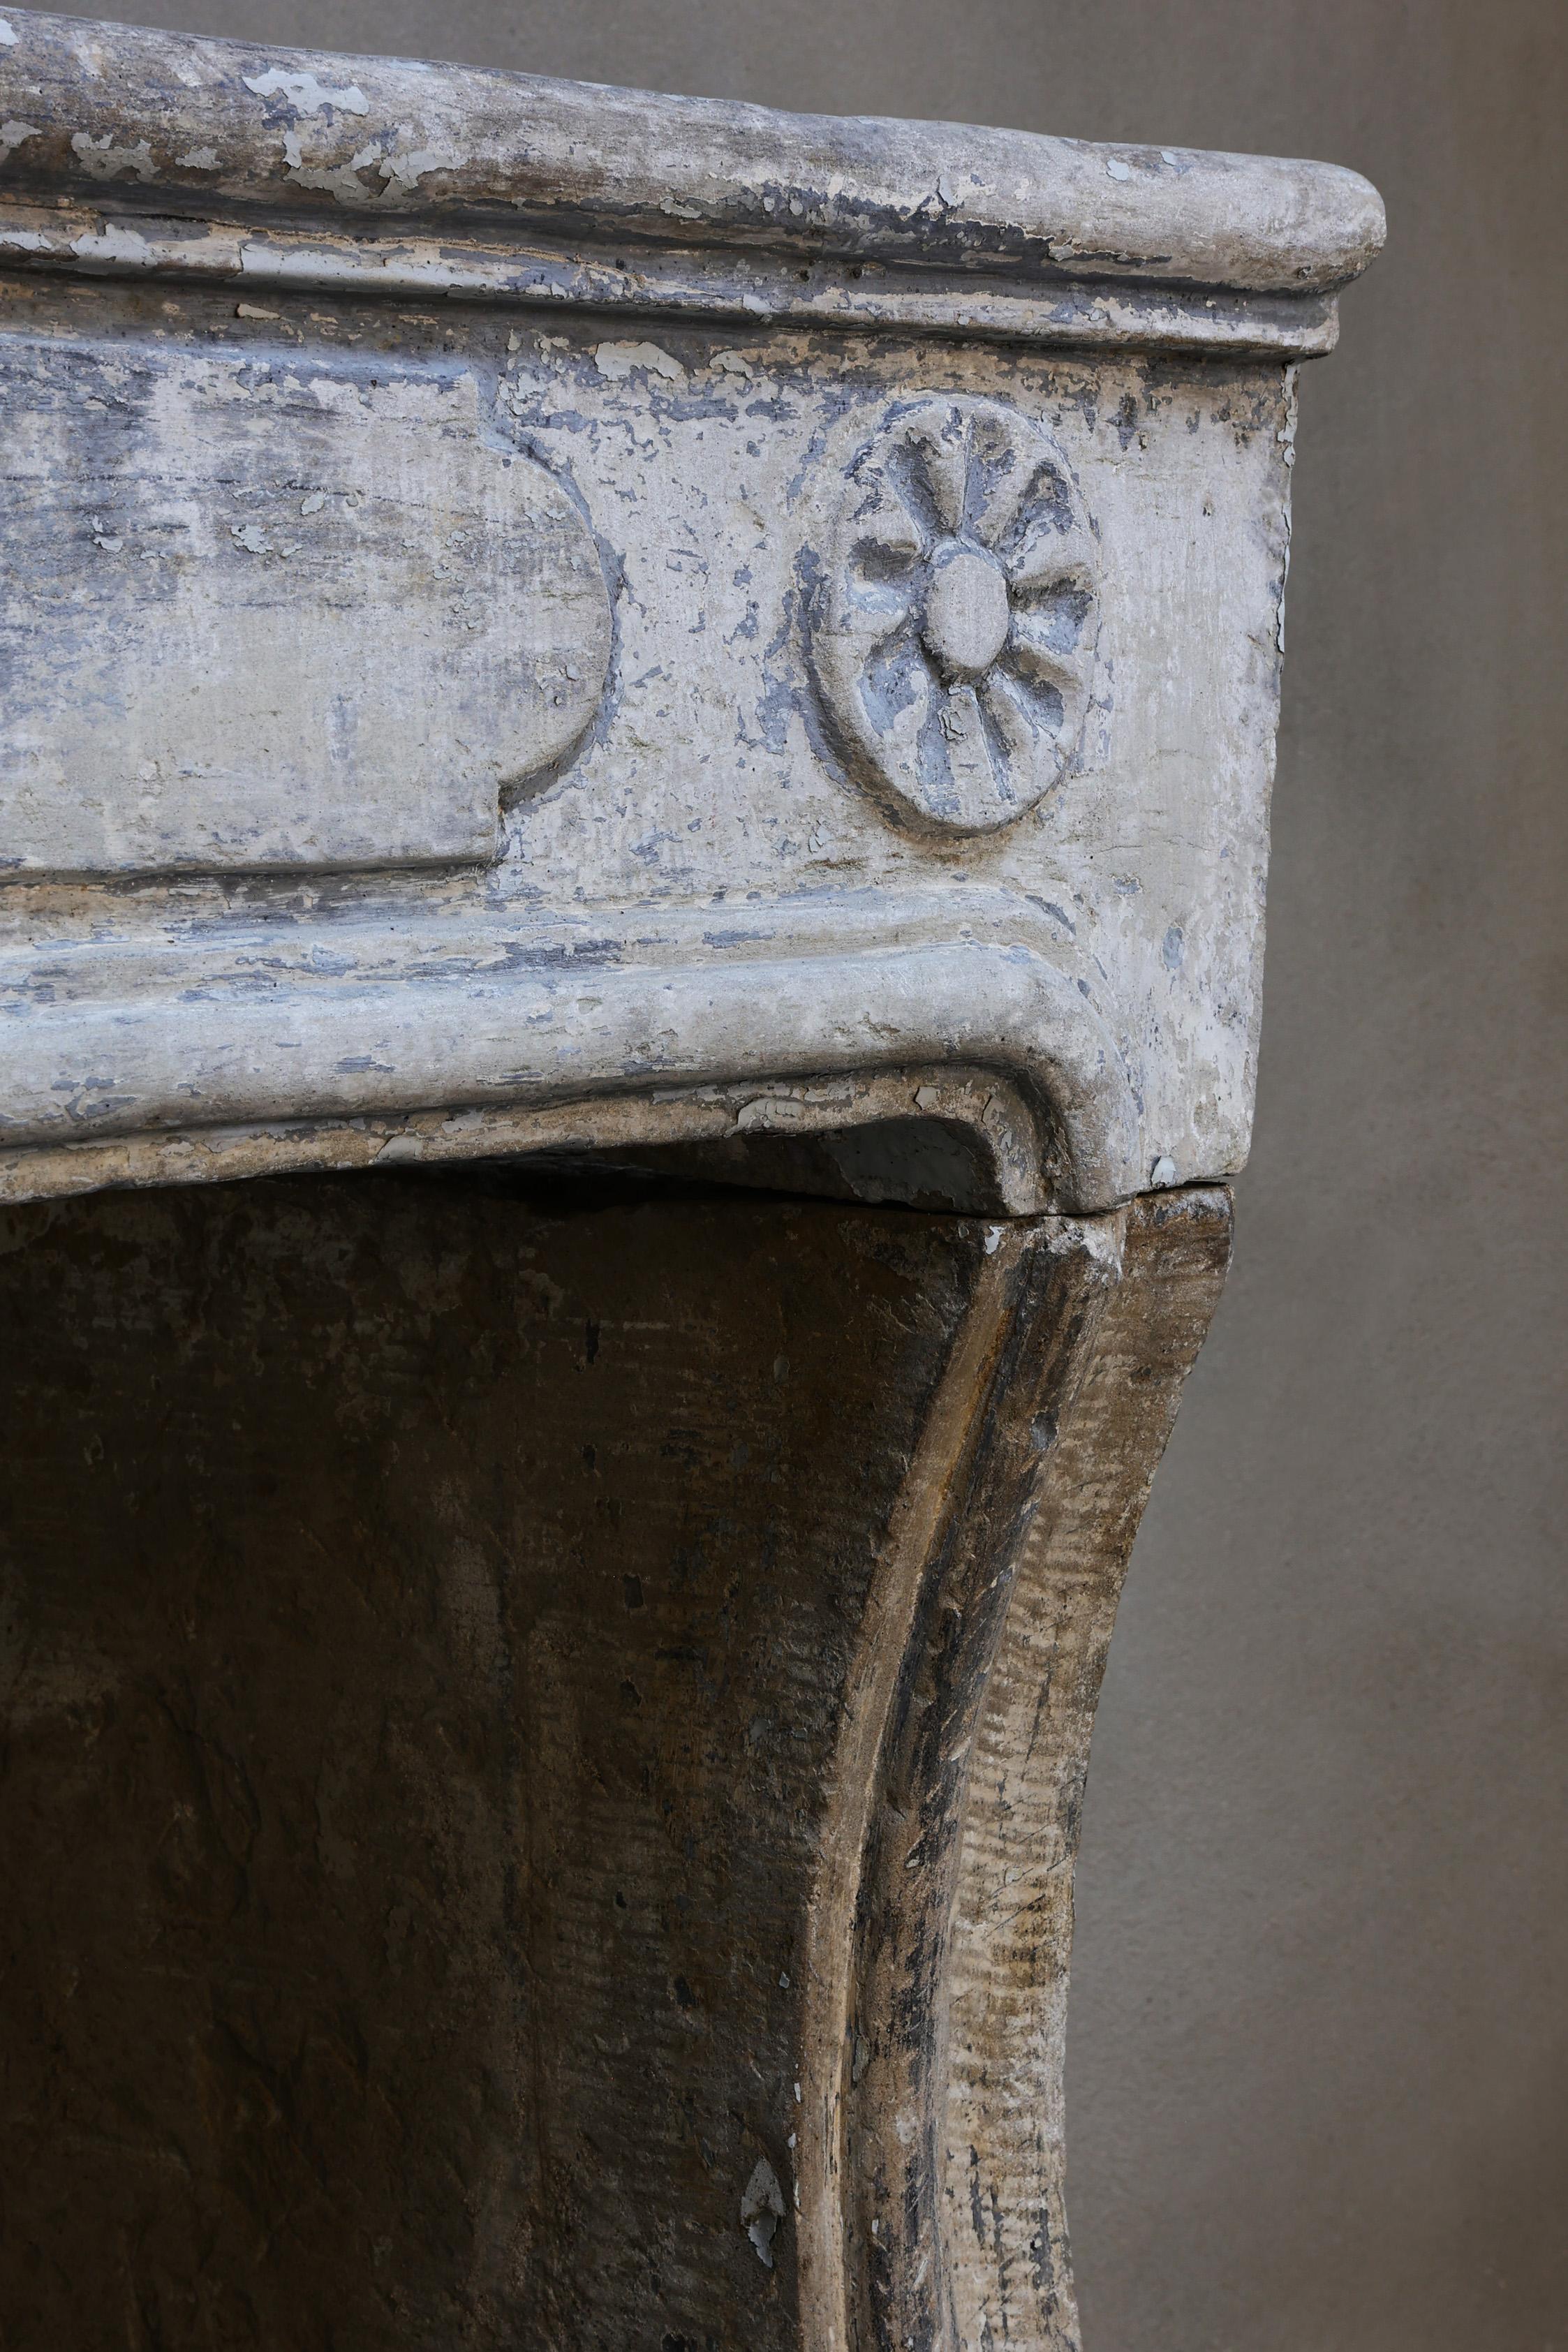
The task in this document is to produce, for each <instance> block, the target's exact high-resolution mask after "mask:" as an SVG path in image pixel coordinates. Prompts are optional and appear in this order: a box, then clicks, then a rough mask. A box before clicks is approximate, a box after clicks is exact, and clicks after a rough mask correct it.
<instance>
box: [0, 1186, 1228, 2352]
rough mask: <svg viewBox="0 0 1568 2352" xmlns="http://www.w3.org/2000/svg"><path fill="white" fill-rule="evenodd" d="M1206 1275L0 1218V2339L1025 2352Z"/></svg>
mask: <svg viewBox="0 0 1568 2352" xmlns="http://www.w3.org/2000/svg"><path fill="white" fill-rule="evenodd" d="M1229 1221H1230V1207H1229V1197H1228V1194H1227V1193H1226V1192H1224V1191H1223V1190H1220V1189H1216V1188H1210V1189H1202V1190H1199V1189H1191V1190H1185V1191H1173V1192H1166V1193H1163V1194H1160V1195H1152V1196H1142V1197H1140V1198H1137V1199H1135V1200H1134V1201H1132V1202H1131V1203H1130V1204H1129V1205H1128V1206H1126V1207H1125V1208H1123V1209H1121V1210H1118V1211H1115V1212H1112V1213H1108V1214H1106V1215H1103V1216H1097V1217H1087V1218H1070V1217H1061V1216H1033V1217H1022V1218H1013V1219H1010V1220H1003V1221H1000V1222H994V1221H990V1220H987V1219H984V1218H981V1217H972V1216H960V1215H953V1214H931V1213H921V1212H919V1211H916V1210H912V1209H909V1208H872V1207H867V1206H855V1205H847V1204H845V1203H843V1202H826V1201H820V1200H805V1199H783V1198H780V1197H776V1196H773V1197H769V1196H763V1195H760V1194H757V1195H751V1196H748V1195H746V1194H744V1193H741V1192H718V1191H712V1190H707V1191H697V1190H694V1189H692V1188H682V1187H679V1186H674V1185H668V1184H660V1183H657V1182H649V1181H647V1180H643V1179H630V1178H616V1179H603V1178H592V1179H589V1178H583V1177H578V1178H575V1179H574V1180H573V1181H570V1182H568V1183H561V1182H559V1181H556V1182H554V1183H553V1184H552V1183H551V1182H549V1181H542V1180H541V1179H540V1178H539V1177H538V1176H537V1175H536V1176H534V1177H532V1178H529V1177H526V1176H521V1175H518V1174H516V1173H513V1174H512V1175H510V1176H508V1175H504V1174H501V1173H498V1172H495V1171H458V1172H452V1173H447V1174H442V1175H435V1174H431V1173H428V1172H424V1171H400V1172H396V1173H391V1172H383V1173H381V1174H379V1175H375V1176H364V1175H340V1176H328V1177H321V1178H313V1177H312V1178H294V1179H268V1180H264V1181H258V1182H255V1183H249V1184H245V1185H239V1186H221V1185H220V1186H212V1187H208V1186H202V1187H197V1188H195V1189H192V1190H190V1191H165V1192H141V1193H130V1192H127V1193H100V1194H98V1195H96V1196H94V1197H92V1198H90V1199H88V1200H85V1201H76V1202H68V1203H67V1202H35V1203H33V1204H30V1205H27V1206H23V1207H19V1208H12V1209H9V1210H5V1211H4V1212H0V1223H3V1228H4V1233H3V1238H4V1242H5V1249H4V1253H3V1254H0V1301H3V1305H4V1311H5V1320H6V1327H7V1329H8V1331H9V1333H10V1334H11V1344H10V1346H9V1348H8V1349H7V1354H6V1371H5V1387H6V1396H5V1414H6V1419H7V1425H8V1426H9V1427H10V1429H11V1430H12V1433H13V1435H14V1438H15V1441H16V1444H15V1458H16V1475H15V1477H14V1478H13V1480H12V1482H11V1486H10V1492H9V1497H8V1501H7V1505H6V1512H5V1550H6V1554H7V1556H8V1559H9V1571H8V1573H9V1579H10V1581H11V1582H12V1585H13V1588H14V1599H13V1612H14V1615H15V1618H16V1626H17V1640H16V1643H15V1645H14V1649H13V1653H12V1655H13V1661H14V1663H13V1666H12V1670H11V1672H10V1677H9V1688H8V1695H7V1696H6V1697H5V1725H6V1738H7V1742H8V1749H9V1769H8V1777H7V1784H6V1789H7V1793H6V1801H5V1806H4V1809H3V1811H0V1869H3V1871H4V1877H5V1884H6V1885H7V1886H8V1887H9V1888H11V1889H12V1890H13V1907H12V1918H11V1927H10V1931H9V1935H8V1937H7V1942H8V1945H9V1948H10V1952H11V1971H12V1973H11V1979H10V1982H11V1988H12V1989H11V1991H10V1993H9V1995H8V1998H7V2000H6V2002H5V2007H4V2011H3V2021H0V2042H4V2044H5V2053H4V2054H5V2064H6V2067H7V2070H8V2074H9V2079H10V2082H11V2084H12V2090H11V2095H10V2097H11V2107H12V2113H13V2116H14V2117H15V2118H16V2127H17V2131H18V2134H19V2139H18V2146H19V2148H20V2160H19V2161H18V2162H17V2163H16V2165H15V2167H14V2169H13V2174H12V2179H13V2187H14V2195H13V2197H12V2199H11V2202H12V2207H13V2210H12V2213H11V2228H10V2231H9V2232H8V2239H7V2244H8V2247H9V2248H10V2251H9V2252H6V2253H5V2255H3V2256H0V2307H4V2308H5V2311H6V2312H7V2314H8V2315H9V2318H10V2320H11V2321H12V2322H13V2323H14V2324H15V2325H16V2327H17V2329H18V2341H27V2340H37V2341H40V2342H42V2341H46V2340H47V2341H53V2342H60V2343H65V2342H81V2343H86V2342H88V2341H91V2340H97V2337H98V2336H99V2334H100V2332H101V2330H102V2329H103V2327H104V2326H105V2325H106V2315H109V2314H111V2313H122V2312H124V2311H127V2310H136V2311H138V2312H140V2314H141V2315H142V2318H141V2325H142V2326H143V2327H144V2328H145V2329H146V2331H147V2332H148V2334H149V2336H150V2337H156V2338H157V2340H160V2341H168V2342H170V2343H174V2342H182V2343H184V2342H189V2343H195V2342H196V2341H198V2340H201V2341H206V2340H215V2341H216V2340H221V2341H223V2342H225V2343H227V2344H233V2345H236V2346H242V2345H243V2346H249V2345H255V2346H257V2347H260V2346H263V2345H268V2346H276V2345H277V2344H279V2343H282V2342H285V2341H287V2342H288V2343H289V2344H290V2346H292V2347H296V2352H314V2347H321V2352H325V2347H327V2346H328V2345H329V2344H332V2343H341V2344H353V2346H354V2347H356V2352H357V2347H380V2346H383V2345H384V2346H386V2347H389V2352H390V2347H392V2346H393V2345H394V2344H396V2345H398V2346H405V2345H407V2344H410V2343H424V2342H431V2343H434V2342H437V2341H439V2342H442V2343H455V2342H458V2341H461V2342H463V2343H466V2344H472V2345H475V2346H494V2347H497V2352H499V2347H501V2346H502V2345H512V2344H517V2343H521V2342H526V2343H535V2344H549V2345H551V2346H552V2347H561V2352H568V2347H572V2352H576V2347H582V2352H587V2347H598V2346H615V2347H645V2346H646V2347H649V2352H691V2347H702V2352H708V2347H731V2346H737V2345H741V2344H744V2345H745V2346H746V2347H748V2352H768V2347H781V2352H782V2347H801V2352H850V2347H854V2352H872V2347H876V2352H910V2347H917V2352H979V2347H981V2346H983V2345H986V2344H989V2345H992V2346H995V2345H997V2344H1000V2343H1002V2342H1004V2341H1005V2342H1006V2343H1008V2344H1009V2345H1011V2346H1013V2347H1025V2346H1026V2347H1032V2352H1047V2347H1050V2352H1066V2347H1069V2346H1076V2344H1077V2342H1078V2334H1077V2322H1076V2315H1075V2305H1074V2298H1073V2289H1072V2281H1071V2268H1070V2261H1069V2256H1068V2240H1067V2226H1066V2220H1065V2213H1064V2206H1063V2116H1062V2092H1061V2069H1062V2051H1063V2023H1064V2013H1065V2003H1066V1993H1067V1979H1068V1945H1069V1939H1070V1929H1071V1879H1072V1866H1073V1858H1074V1854H1075V1851H1076V1847H1077V1843H1078V1833H1079V1817H1080V1811H1081V1803H1082V1795H1083V1787H1084V1779H1085V1772H1086V1769H1087V1759H1088V1748H1089V1730H1090V1725H1091V1721H1092V1717H1093V1712H1094V1706H1095V1701H1096V1697H1097V1695H1098V1691H1099V1686H1100V1677H1101V1674H1102V1672H1103V1668H1104V1664H1105V1658H1106V1653H1107V1649H1108V1645H1109V1643H1110V1633H1111V1628H1112V1622H1113V1619H1114V1613H1115V1607H1116V1601H1117V1595H1118V1591H1119V1588H1120V1583H1121V1574H1122V1570H1123V1569H1124V1567H1125V1565H1126V1560H1127V1557H1128V1553H1129V1551H1130V1549H1131V1541H1132V1537H1133V1534H1134V1531H1135V1528H1136V1526H1137V1522H1138V1518H1139V1516H1140V1513H1141V1510H1142V1504H1143V1500H1144V1497H1145V1495H1146V1493H1147V1490H1148V1486H1149V1483H1150V1480H1151V1478H1152V1473H1153V1469H1154V1466H1155V1464H1156V1462H1157V1460H1158V1457H1159V1454H1160V1453H1161V1450H1162V1448H1163V1444H1164V1442H1165V1439H1166V1437H1167V1435H1168V1433H1169V1430H1170V1427H1171V1423H1172V1420H1173V1415H1174V1412H1175V1407H1176V1402H1177V1397H1178V1393H1179V1391H1180V1387H1181V1384H1182V1381H1183V1379H1184V1376H1185V1373H1186V1371H1187V1370H1188V1368H1189V1367H1190V1365H1191V1363H1192V1361H1193V1359H1194V1355H1195V1353H1196V1350H1197V1348H1198V1346H1199V1344H1200V1342H1201V1340H1202V1338H1203V1334H1204V1331H1205V1327H1206V1324H1207V1321H1208V1318H1209V1316H1210V1314H1211V1312H1212V1309H1213V1307H1214V1304H1215V1299H1216V1297H1217V1295H1218V1291H1219V1288H1220V1286H1221V1283H1222V1281H1223V1278H1224V1271H1225V1265H1226V1257H1227V1252H1228V1240H1229ZM66 2147H68V2148H69V2149H70V2150H71V2151H72V2156H71V2189H70V2194H69V2196H68V2197H67V2196H64V2195H62V2194H61V2193H60V2182H61V2178H62V2176H61V2175H60V2172H59V2168H58V2155H57V2156H56V2157H53V2158H51V2157H50V2156H49V2155H48V2151H49V2150H51V2149H53V2150H56V2151H58V2150H59V2149H61V2148H66ZM29 2150H31V2151H32V2153H31V2155H29V2152H28V2151H29ZM198 2315H199V2317H200V2326H198V2325H197V2317H198ZM115 2324H116V2325H117V2326H118V2325H119V2324H120V2323H119V2322H118V2321H116V2323H115ZM203 2328H205V2329H207V2330H209V2331H210V2336H209V2335H204V2334H203V2333H202V2329H203ZM29 2329H31V2330H32V2331H33V2333H32V2335H31V2336H29V2333H28V2331H29Z"/></svg>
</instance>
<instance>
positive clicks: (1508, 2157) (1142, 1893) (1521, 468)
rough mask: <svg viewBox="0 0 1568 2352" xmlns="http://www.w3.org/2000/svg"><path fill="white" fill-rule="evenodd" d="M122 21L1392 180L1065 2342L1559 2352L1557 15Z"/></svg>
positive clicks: (1234, 2351) (1326, 0)
mask: <svg viewBox="0 0 1568 2352" xmlns="http://www.w3.org/2000/svg"><path fill="white" fill-rule="evenodd" d="M75 13H77V14H80V15H98V14H101V13H104V11H103V9H102V8H101V7H89V8H83V9H79V10H77V11H76V12H75ZM122 13H124V14H126V15H134V16H138V17H140V18H142V20H143V21H146V22H150V23H157V24H163V25H178V26H186V27H189V28H190V29H193V30H198V31H205V32H233V33H244V34H246V35H247V36H250V37H255V38H258V39H269V40H277V41H287V42H303V43H310V44H312V45H316V46H323V47H342V48H350V49H353V48H359V49H365V48H374V49H386V50H402V51H406V52H409V53H413V54H416V55H426V56H445V57H450V58H463V59H468V60H472V61H475V62H479V63H484V64H494V65H505V66H512V67H520V68H527V69H530V70H533V71H539V72H545V73H558V74H574V75H580V76H584V77H586V78H588V79H595V80H601V81H629V82H639V83H645V84H650V85H654V86H657V87H660V88H665V89H689V90H696V91H703V92H710V93H714V94H717V95H722V96H729V97H745V98H752V99H758V100H764V101H766V102H770V103H772V104H774V105H783V106H798V107H809V108H822V109H827V110H834V111H839V112H850V113H853V112H879V113H891V114H922V115H937V116H945V117H949V118H954V119H958V120H968V121H990V122H1001V123H1010V124H1018V125H1023V126H1025V127H1027V128H1032V129H1038V130H1048V131H1066V132H1069V133H1075V134H1078V135H1080V136H1083V137H1087V138H1095V139H1139V140H1142V139H1149V140H1153V141H1158V142H1184V143H1191V144H1194V145H1201V146H1213V147H1232V148H1252V149H1262V150H1266V151H1270V152H1277V153H1284V154H1306V155H1317V156H1323V157H1328V158H1330V159H1331V160H1334V161H1337V162H1342V163H1352V164H1354V165H1356V166H1357V167H1358V168H1359V169H1361V170H1363V171H1364V172H1367V173H1370V174H1371V176H1372V177H1373V178H1374V179H1375V180H1376V181H1377V182H1378V184H1379V185H1380V186H1381V187H1382V188H1383V190H1384V194H1385V196H1386V197H1387V200H1388V208H1389V215H1390V223H1391V236H1390V249H1389V252H1388V254H1387V256H1386V257H1385V258H1384V260H1383V261H1382V262H1381V263H1380V264H1379V266H1378V268H1377V269H1376V271H1375V273H1374V274H1373V277H1372V278H1370V279H1369V280H1368V281H1367V282H1366V283H1365V285H1364V286H1363V287H1361V288H1359V289H1355V290H1353V291H1352V294H1351V296H1350V297H1349V299H1347V301H1346V303H1345V306H1344V332H1345V341H1344V348H1343V351H1342V353H1341V355H1340V356H1339V357H1337V358H1336V359H1334V360H1332V361H1331V362H1327V363H1325V364H1322V365H1320V366H1317V367H1314V368H1313V369H1312V370H1310V372H1309V373H1308V376H1307V379H1306V382H1305V386H1304V401H1303V423H1302V456H1301V462H1300V465H1299V467H1298V468H1297V497H1298V512H1297V530H1296V539H1295V570H1294V572H1293V574H1292V580H1291V591H1290V618H1289V659H1288V662H1287V666H1286V707H1285V721H1284V729H1283V734H1282V738H1281V744H1280V761H1279V793H1278V799H1277V826H1276V836H1275V837H1276V866H1275V873H1274V880H1273V885H1272V891H1271V919H1270V943H1269V969H1268V997H1267V1012H1266V1018H1265V1033H1264V1057H1263V1070H1262V1086H1261V1095H1260V1099H1259V1105H1258V1141H1257V1146H1256V1150H1255V1154H1254V1160H1253V1164H1252V1167H1251V1169H1250V1171H1249V1172H1248V1174H1247V1177H1246V1179H1245V1180H1244V1181H1243V1185H1242V1188H1241V1208H1240V1243H1239V1252H1238V1256H1237V1267H1236V1272H1235V1274H1234V1276H1233V1277H1232V1283H1231V1288H1230V1292H1229V1295H1228V1297H1227V1300H1226V1305H1225V1307H1224V1308H1223V1309H1222V1312H1221V1316H1220V1318H1219V1321H1218V1324H1217V1326H1216V1328H1215V1333H1214V1336H1213V1338H1212V1339H1211V1340H1210V1342H1209V1346H1208V1349H1207V1351H1206V1353H1205V1356H1204V1358H1203V1360H1202V1362H1201V1364H1200V1367H1199V1370H1198V1372H1197V1374H1196V1375H1195V1377H1194V1382H1193V1384H1192V1387H1191V1389H1190V1391H1189V1393H1188V1398H1187V1402H1186V1405H1185V1407H1184V1414H1183V1419H1182V1422H1181V1424H1180V1426H1179V1428H1178V1432H1177V1435H1176V1439H1175V1441H1174V1444H1173V1447H1172V1451H1171V1454H1170V1455H1169V1457H1168V1458H1167V1462H1166V1465H1165V1468H1164V1471H1163V1475H1162V1479H1161V1482H1160V1484H1159V1486H1157V1488H1156V1493H1155V1500H1154V1503H1153V1505H1152V1509H1151V1512H1150V1516H1149V1519H1148V1521H1147V1523H1146V1526H1145V1528H1144V1532H1143V1534H1142V1538H1141V1539H1140V1542H1139V1546H1138V1551H1137V1555H1136V1559H1135V1561H1134V1566H1133V1571H1132V1576H1131V1583H1130V1586H1129V1591H1128V1597H1127V1601H1126V1603H1125V1608H1124V1612H1123V1618H1122V1624H1121V1632H1120V1634H1119V1636H1118V1646H1117V1648H1116V1650H1115V1651H1114V1652H1113V1654H1112V1664H1111V1669H1110V1677H1109V1680H1108V1682H1107V1685H1106V1692H1105V1699H1104V1705H1103V1710H1102V1714H1101V1718H1100V1731H1099V1734H1098V1737H1097V1741H1096V1748H1095V1764H1094V1773H1093V1778H1092V1781H1091V1789H1090V1799H1089V1813H1088V1822H1087V1832H1086V1837H1085V1846H1084V1856H1083V1864H1082V1872H1081V1877H1080V1897H1079V1951H1078V1959H1077V1964H1076V1969H1075V1978H1076V1985H1075V1991H1074V1997H1073V1998H1074V2008H1073V2013H1072V2037H1071V2059H1070V2095H1071V2100H1072V2107H1071V2114H1072V2136H1071V2143H1070V2145H1071V2176H1070V2189H1071V2200H1072V2210H1073V2217H1074V2233H1075V2239H1076V2242H1077V2250H1078V2260H1079V2273H1080V2281H1081V2289H1082V2298H1083V2305H1084V2317H1085V2326H1086V2336H1087V2338H1088V2341H1089V2347H1090V2352H1563V2347H1568V1573H1565V1572H1564V1566H1563V1542H1562V1536H1561V1526H1562V1520H1563V1458H1564V1446H1563V1398H1562V1385H1561V1382H1562V1362H1563V1323H1564V1307H1565V1303H1568V1302H1565V1299H1564V1280H1563V1276H1564V1264H1565V1255H1568V1254H1565V1252H1564V1248H1563V1238H1562V1206H1561V1203H1562V1192H1561V1181H1562V1176H1561V1171H1562V1170H1563V1165H1564V1162H1565V1160H1568V1137H1565V1136H1564V1133H1563V1057H1562V1051H1561V1018H1562V1012H1563V1001H1564V993H1565V991H1564V986H1563V982H1564V969H1563V966H1564V953H1563V940H1564V927H1563V918H1562V904H1563V885H1564V871H1563V866H1564V860H1563V848H1564V834H1565V830H1568V825H1565V818H1568V793H1565V792H1564V759H1563V754H1564V749H1565V737H1568V730H1565V727H1564V716H1565V703H1568V691H1565V679H1568V660H1565V657H1564V649H1563V632H1564V625H1565V621H1568V599H1565V597H1564V586H1565V581H1564V571H1565V561H1564V549H1565V547H1568V508H1565V504H1564V498H1563V490H1564V448H1565V446H1568V422H1565V420H1564V416H1563V394H1562V390H1561V385H1562V381H1563V358H1564V336H1563V289H1564V284H1565V283H1568V272H1565V271H1564V266H1563V249H1562V244H1561V233H1562V223H1563V219H1564V217H1568V184H1565V183H1568V135H1565V131H1564V125H1565V123H1568V10H1565V9H1564V7H1563V0H1489V5H1484V6H1483V5H1474V0H1093V5H1090V0H962V5H943V0H768V5H763V0H642V5H635V0H618V5H617V0H578V5H575V6H574V7H569V8H562V7H560V6H559V5H552V0H513V5H507V0H444V5H436V0H392V4H391V5H381V6H377V5H375V0H195V5H193V0H171V5H153V0H143V5H142V6H139V7H131V6H129V5H127V6H125V7H124V8H123V10H122Z"/></svg>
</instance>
